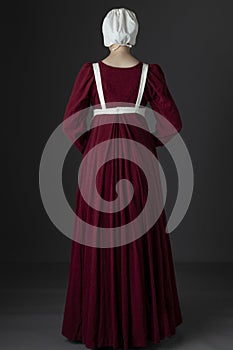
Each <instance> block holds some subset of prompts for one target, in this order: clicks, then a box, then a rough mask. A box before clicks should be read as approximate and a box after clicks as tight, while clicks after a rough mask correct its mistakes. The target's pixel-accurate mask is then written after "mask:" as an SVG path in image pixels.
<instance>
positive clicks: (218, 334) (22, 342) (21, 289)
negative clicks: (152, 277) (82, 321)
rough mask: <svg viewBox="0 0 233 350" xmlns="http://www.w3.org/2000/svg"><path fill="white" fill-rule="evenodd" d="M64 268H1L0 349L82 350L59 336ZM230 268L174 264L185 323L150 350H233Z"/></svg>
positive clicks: (28, 266)
mask: <svg viewBox="0 0 233 350" xmlns="http://www.w3.org/2000/svg"><path fill="white" fill-rule="evenodd" d="M68 268H69V265H68V264H30V265H28V264H4V265H3V264H2V265H0V273H1V298H0V303H1V305H0V307H1V309H0V310H1V311H0V312H1V315H0V349H4V350H9V349H17V350H20V349H22V350H29V349H30V350H37V349H40V350H41V349H43V350H47V349H49V350H52V349H56V350H60V349H64V350H66V349H70V350H73V349H86V347H85V345H84V344H78V343H72V342H69V341H68V340H67V339H66V338H64V337H63V336H62V335H61V334H60V330H61V322H62V313H63V307H64V301H65V294H66V286H67V278H68ZM232 271H233V264H226V263H225V264H216V263H215V264H212V263H211V264H200V263H198V264H176V275H177V285H178V290H179V296H180V301H181V308H182V313H183V318H184V322H183V324H182V325H180V326H179V327H178V328H177V332H176V335H175V336H173V337H171V338H167V339H164V340H162V341H161V343H160V344H157V345H151V346H150V347H149V348H150V349H152V348H154V349H179V350H182V349H185V350H199V349H200V350H210V349H211V350H212V349H217V350H230V349H231V350H232V349H233V306H232V296H233V278H232Z"/></svg>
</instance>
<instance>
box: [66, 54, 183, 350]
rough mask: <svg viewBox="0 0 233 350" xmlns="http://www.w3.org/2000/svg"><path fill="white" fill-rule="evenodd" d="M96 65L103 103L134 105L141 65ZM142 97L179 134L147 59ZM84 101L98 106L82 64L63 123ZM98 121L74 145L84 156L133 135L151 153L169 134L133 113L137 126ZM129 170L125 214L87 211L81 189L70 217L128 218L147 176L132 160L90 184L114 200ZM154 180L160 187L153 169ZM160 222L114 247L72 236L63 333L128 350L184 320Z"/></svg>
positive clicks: (159, 76) (105, 223)
mask: <svg viewBox="0 0 233 350" xmlns="http://www.w3.org/2000/svg"><path fill="white" fill-rule="evenodd" d="M99 65H100V73H101V79H102V85H103V92H104V97H105V101H106V103H107V102H116V101H122V102H124V101H125V102H132V103H135V102H136V99H137V94H138V87H139V81H140V76H141V69H142V62H139V64H137V65H136V66H134V67H129V68H119V67H111V66H108V65H106V64H104V63H103V62H101V61H99ZM147 102H149V103H150V105H151V108H152V109H153V110H154V111H157V112H159V113H160V114H161V115H163V116H165V118H167V119H168V120H169V121H170V122H171V123H172V124H173V125H174V127H175V128H176V130H177V132H179V131H180V130H181V128H182V122H181V118H180V114H179V111H178V109H177V106H176V104H175V102H174V99H173V98H172V95H171V93H170V91H169V89H168V87H167V84H166V80H165V75H164V73H163V71H162V69H161V67H160V66H159V65H158V64H149V69H148V74H147V81H146V85H145V90H144V94H143V98H142V102H141V105H146V104H147ZM90 104H92V105H98V104H100V101H99V97H98V93H97V88H96V84H95V79H94V72H93V67H92V63H91V62H87V63H85V64H84V65H83V66H82V67H81V70H80V71H79V72H78V74H77V77H76V79H75V81H74V86H73V89H72V92H71V95H70V98H69V101H68V103H67V106H66V110H65V114H64V120H66V119H67V118H69V117H70V116H71V115H72V114H74V113H75V112H77V111H79V110H80V111H81V110H82V109H83V108H86V107H88V106H90ZM102 117H105V118H106V116H102ZM132 117H133V116H132ZM98 118H101V116H98V115H97V116H95V118H94V121H93V123H95V127H94V128H92V129H91V130H89V131H87V132H86V133H85V134H83V135H82V137H81V138H79V139H78V140H77V141H75V143H74V144H75V146H76V147H77V148H78V149H79V151H80V152H81V153H82V154H83V157H84V156H85V155H86V154H87V153H88V152H89V151H90V150H91V149H92V147H94V146H95V145H97V144H98V143H100V142H102V141H103V140H107V139H110V138H116V137H117V138H119V137H122V138H133V139H137V141H138V142H140V143H142V144H143V145H145V146H146V147H148V149H149V150H150V151H151V152H152V153H153V154H154V156H155V157H157V151H156V147H158V146H162V145H163V143H164V142H167V140H168V139H170V138H171V137H172V135H171V134H169V135H168V134H166V129H165V128H164V127H163V124H162V122H161V123H160V122H159V123H158V124H157V132H158V133H159V136H160V137H161V138H162V140H163V142H160V141H159V140H158V139H157V138H156V137H155V136H152V135H150V134H149V133H148V131H144V130H143V129H141V128H140V125H144V124H145V120H144V117H143V116H138V117H137V122H138V126H137V125H136V126H135V125H134V126H127V125H124V124H117V123H115V124H114V123H109V124H105V125H99V123H98V120H100V119H98ZM134 118H135V116H134ZM85 123H86V121H85V118H83V119H81V118H80V125H78V129H79V131H80V130H81V129H82V128H84V127H85ZM93 125H94V124H93ZM144 126H145V125H144ZM64 132H65V133H66V134H67V135H68V136H69V137H70V134H69V132H70V130H69V131H68V129H64ZM173 134H174V133H173ZM87 174H88V169H87ZM128 175H129V176H131V182H132V183H133V187H134V191H135V193H134V195H135V197H134V198H133V201H132V205H131V206H129V208H128V210H127V211H126V214H125V215H119V216H115V218H114V220H113V219H112V215H111V214H109V213H108V215H104V214H106V213H102V212H96V211H95V210H94V209H93V208H89V207H88V205H87V204H86V203H85V201H84V199H83V198H82V196H81V193H80V191H79V188H78V189H77V195H76V206H75V212H76V214H77V215H79V216H80V217H82V219H83V220H88V222H90V223H91V224H96V225H100V226H101V227H112V225H114V224H115V226H120V225H124V224H125V223H126V222H128V221H130V220H131V219H133V218H134V217H135V216H137V215H138V213H139V212H140V210H141V209H142V207H143V205H144V203H145V201H146V179H145V177H144V176H143V172H141V171H139V170H138V169H137V166H136V165H135V164H132V162H129V161H127V160H124V159H118V160H113V161H111V162H108V164H106V166H105V165H104V166H103V167H102V169H101V171H100V172H99V174H98V177H97V179H96V182H97V184H96V186H97V187H98V191H99V193H101V195H102V197H103V198H104V199H105V200H109V201H112V200H114V199H115V196H116V192H115V185H116V183H117V181H118V180H119V179H121V178H125V177H127V176H128ZM155 182H156V183H157V184H158V187H157V188H158V191H160V179H159V172H157V171H156V172H155ZM156 195H157V193H155V197H156ZM116 220H118V222H116ZM166 220H167V219H166V215H165V211H164V210H163V211H162V213H161V215H160V217H159V219H158V220H157V222H156V223H155V225H154V226H153V227H152V228H151V229H150V230H149V231H148V232H147V233H146V234H144V235H143V236H141V237H140V238H138V239H136V240H135V241H133V242H131V243H129V244H126V245H123V246H119V247H114V248H95V247H90V246H86V245H82V244H80V243H78V242H75V241H72V248H71V256H70V270H69V279H68V288H67V295H66V302H65V308H64V318H63V324H62V334H63V335H64V336H65V337H67V338H68V339H70V340H76V341H80V342H82V343H84V344H85V345H86V347H87V348H96V347H102V346H109V347H113V348H114V349H117V348H124V350H127V349H128V348H130V347H134V346H135V347H138V346H140V347H146V346H148V345H149V342H150V341H152V342H154V343H158V342H160V340H161V339H163V338H165V337H170V336H172V335H173V334H175V331H176V327H177V326H178V325H179V324H180V323H182V314H181V309H180V304H179V298H178V292H177V287H176V278H175V269H174V264H173V257H172V250H171V243H170V237H169V234H166V232H165V227H166Z"/></svg>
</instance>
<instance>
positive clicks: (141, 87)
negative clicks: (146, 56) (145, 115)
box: [135, 62, 148, 108]
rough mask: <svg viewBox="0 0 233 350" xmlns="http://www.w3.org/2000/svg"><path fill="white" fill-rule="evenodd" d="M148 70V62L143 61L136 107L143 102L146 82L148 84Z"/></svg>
mask: <svg viewBox="0 0 233 350" xmlns="http://www.w3.org/2000/svg"><path fill="white" fill-rule="evenodd" d="M147 72H148V63H144V62H143V66H142V73H141V79H140V85H139V89H138V97H137V101H136V104H135V107H136V108H138V107H139V106H140V104H141V100H142V96H143V93H144V89H145V84H146V77H147Z"/></svg>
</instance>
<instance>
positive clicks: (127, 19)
mask: <svg viewBox="0 0 233 350" xmlns="http://www.w3.org/2000/svg"><path fill="white" fill-rule="evenodd" d="M102 33H103V38H104V46H111V45H112V44H119V45H124V46H129V47H132V46H133V45H135V43H136V36H137V33H138V21H137V17H136V15H135V13H134V12H133V11H130V10H128V9H126V8H116V9H112V10H111V11H109V12H108V13H107V15H106V16H105V18H104V20H103V24H102Z"/></svg>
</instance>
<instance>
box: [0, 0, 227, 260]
mask: <svg viewBox="0 0 233 350" xmlns="http://www.w3.org/2000/svg"><path fill="white" fill-rule="evenodd" d="M107 4H108V6H107V7H106V6H104V2H103V3H102V2H98V3H96V4H92V7H95V8H92V11H91V12H90V4H89V3H83V4H81V3H80V2H77V1H69V2H68V3H65V2H56V1H50V2H45V1H37V2H33V5H32V3H31V2H30V1H24V2H23V3H22V2H20V3H17V2H15V4H14V6H12V8H11V9H8V10H10V11H11V16H10V23H8V26H7V28H8V29H7V32H6V33H5V35H6V38H5V40H6V43H7V50H6V52H5V58H6V63H5V69H4V71H3V75H4V78H5V79H6V82H5V86H6V87H7V89H6V91H7V98H6V99H5V103H3V105H2V107H3V108H4V110H3V113H2V123H1V126H2V133H1V136H2V140H3V142H4V146H3V147H2V164H3V167H2V175H3V182H2V204H3V207H4V209H5V210H6V213H5V212H4V211H2V232H1V239H2V244H1V246H0V257H1V258H0V259H1V261H2V262H15V261H16V262H24V261H25V262H26V261H32V262H66V261H69V254H70V246H71V241H70V240H69V239H68V238H67V237H66V236H64V235H63V234H62V233H60V232H59V231H58V230H57V229H56V227H54V225H53V224H52V222H51V221H50V219H49V218H48V216H47V214H46V212H45V210H44V207H43V204H42V201H41V198H40V192H39V182H38V181H39V180H38V176H39V173H38V172H39V163H40V157H41V154H42V151H43V148H44V146H45V143H46V141H47V139H48V138H49V136H50V134H51V133H52V132H53V130H54V129H55V128H56V127H57V125H58V124H59V123H60V122H61V121H62V118H63V113H64V110H65V106H66V103H67V101H68V98H69V95H70V93H71V89H72V86H73V82H74V79H75V77H76V75H77V73H78V71H79V69H80V67H81V65H82V64H83V63H84V62H87V61H90V62H94V61H96V60H100V59H103V58H104V57H105V56H107V54H108V50H107V49H106V48H105V47H104V46H103V41H102V34H101V21H102V19H103V17H104V15H105V14H106V13H107V12H108V11H109V10H110V9H111V8H113V7H128V8H129V9H131V10H133V11H135V13H136V14H137V16H138V19H139V24H140V29H139V34H138V40H137V45H136V46H135V47H134V48H133V49H132V53H133V55H134V56H135V57H137V58H138V59H139V60H141V61H144V62H148V63H158V64H160V65H161V67H162V68H163V70H164V72H165V75H166V79H167V83H168V86H169V88H170V91H171V93H172V95H173V97H174V99H175V101H176V103H177V106H178V108H179V110H180V113H181V117H182V120H183V129H182V131H181V135H182V137H183V139H184V141H185V142H186V145H187V147H188V149H189V152H190V155H191V159H192V162H193V167H194V180H195V183H194V185H195V186H194V193H193V198H192V202H191V205H190V207H189V209H188V212H187V214H186V215H185V217H184V219H183V221H182V223H181V224H180V225H179V227H177V228H176V230H175V231H174V232H173V233H172V235H171V240H172V248H173V255H174V259H175V261H177V262H189V261H204V262H212V261H223V262H227V261H232V256H233V255H232V248H231V247H232V243H233V234H232V223H231V218H232V175H233V174H232V154H231V153H232V146H233V145H232V139H233V138H232V130H233V118H232V110H231V102H232V62H233V60H232V30H231V29H232V28H231V23H232V21H231V14H232V3H231V2H230V1H221V2H219V1H210V0H208V1H201V0H195V1H188V2H187V1H185V0H181V1H171V0H170V1H168V0H165V1H164V0H163V1H162V0H161V1H147V2H144V1H143V2H139V1H125V2H124V3H117V2H115V1H109V2H108V3H107ZM158 154H159V157H160V160H161V163H162V164H163V167H164V171H165V173H166V176H167V181H168V190H169V198H168V201H167V204H166V211H167V216H169V213H170V212H171V210H172V206H173V205H174V200H175V196H176V190H177V181H176V172H175V168H174V165H173V163H172V160H171V158H170V157H169V154H167V152H166V150H165V149H160V150H159V151H158ZM80 160H81V154H80V153H79V152H78V151H77V150H76V149H75V148H72V149H71V150H70V152H69V154H68V156H67V158H66V161H65V164H64V171H63V183H64V188H65V192H66V195H67V200H68V201H69V202H70V205H72V206H74V201H75V191H76V181H77V179H76V175H77V171H76V170H77V166H78V164H79V162H80Z"/></svg>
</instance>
